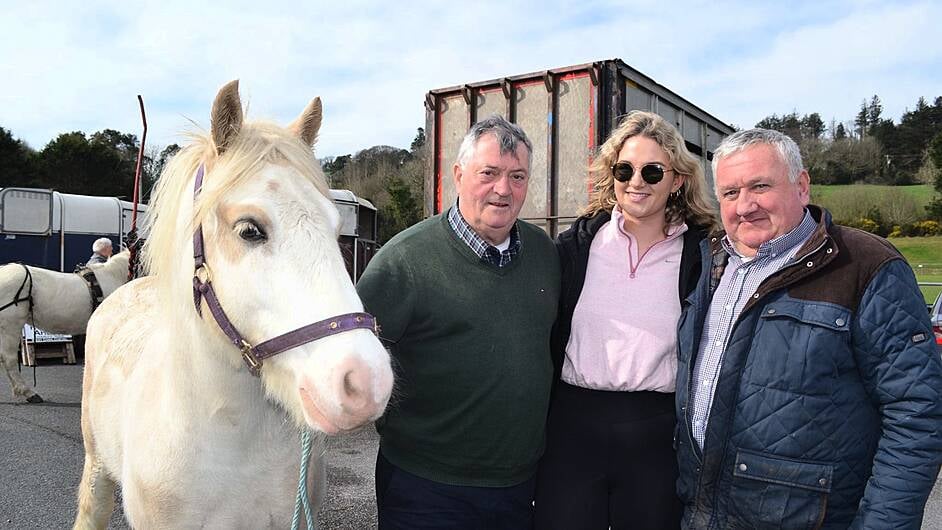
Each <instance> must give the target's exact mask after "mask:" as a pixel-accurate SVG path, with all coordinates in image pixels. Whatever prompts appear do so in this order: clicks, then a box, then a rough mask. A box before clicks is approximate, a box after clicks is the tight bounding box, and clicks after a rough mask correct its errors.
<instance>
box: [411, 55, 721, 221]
mask: <svg viewBox="0 0 942 530" xmlns="http://www.w3.org/2000/svg"><path fill="white" fill-rule="evenodd" d="M425 108H426V113H425V116H426V118H425V123H426V131H427V135H428V138H430V139H431V141H432V146H433V151H432V156H430V157H429V161H428V165H427V167H426V177H425V214H426V215H434V214H437V213H440V212H442V211H444V210H447V209H448V208H449V207H450V206H451V205H452V204H454V202H455V197H456V192H455V184H454V179H453V173H452V167H453V165H454V163H455V159H456V157H457V154H458V147H459V145H460V144H461V140H462V138H463V137H464V135H465V133H466V132H467V131H468V128H469V127H470V126H471V125H472V124H474V123H477V121H478V120H479V119H483V118H486V117H488V116H490V115H492V114H499V115H501V116H503V117H504V118H507V119H508V120H509V121H511V122H514V123H516V124H518V125H520V126H521V127H522V128H523V129H524V131H526V133H527V136H529V138H530V141H531V142H532V143H533V154H532V157H531V169H530V185H529V191H528V192H527V201H526V203H525V204H524V206H523V209H522V210H521V212H520V216H521V218H523V219H525V220H527V221H530V222H533V223H535V224H537V225H538V226H540V227H542V228H544V229H545V230H546V231H547V232H548V233H549V234H550V235H551V236H555V235H556V233H557V232H558V231H561V230H563V229H565V228H566V227H567V226H568V225H570V224H571V223H572V221H573V220H574V219H575V218H576V217H577V216H578V215H579V212H580V211H581V210H582V209H583V208H584V207H585V206H586V205H587V204H588V198H589V191H590V190H591V184H590V182H589V173H588V167H589V163H590V162H591V160H592V156H593V154H594V153H595V151H596V149H597V147H598V146H599V145H601V144H602V143H603V142H604V141H605V139H606V138H607V137H608V134H609V132H610V131H611V130H612V129H613V128H615V127H616V126H617V125H618V123H619V120H620V119H621V118H622V116H624V115H625V114H627V113H628V112H629V111H631V110H647V111H653V112H656V113H657V114H659V115H660V116H662V117H664V118H665V119H666V120H667V121H668V122H670V123H672V124H674V125H675V126H677V129H678V130H680V132H681V134H682V135H683V137H684V140H685V141H686V145H687V148H688V149H689V150H690V151H691V152H692V153H693V154H694V155H696V156H698V157H700V159H701V161H702V163H703V167H704V171H705V173H706V176H707V181H708V182H709V184H710V186H711V187H712V183H713V175H712V170H711V167H710V161H711V160H712V157H713V150H714V149H716V147H717V146H718V145H719V143H720V141H721V140H722V139H723V138H724V137H726V136H728V135H729V134H732V132H733V131H734V129H733V127H731V126H730V125H727V124H726V123H723V122H722V121H720V120H719V119H717V118H716V117H714V116H713V115H711V114H709V113H708V112H706V111H705V110H703V109H701V108H700V107H698V106H696V105H694V104H693V103H691V102H690V101H688V100H686V99H684V98H682V97H681V96H679V95H677V94H676V93H674V92H673V91H671V90H670V89H668V88H667V87H665V86H663V85H661V84H659V83H657V82H656V81H654V80H653V79H651V78H650V77H648V76H646V75H644V74H642V73H641V72H639V71H637V70H635V69H634V68H632V67H630V66H628V65H627V64H625V63H624V62H623V61H622V60H621V59H611V60H605V61H597V62H593V63H586V64H580V65H575V66H568V67H565V68H555V69H552V70H545V71H541V72H532V73H528V74H523V75H515V76H510V77H502V78H499V79H491V80H488V81H480V82H475V83H467V84H464V85H457V86H452V87H448V88H440V89H436V90H432V91H430V92H429V93H428V94H426V97H425Z"/></svg>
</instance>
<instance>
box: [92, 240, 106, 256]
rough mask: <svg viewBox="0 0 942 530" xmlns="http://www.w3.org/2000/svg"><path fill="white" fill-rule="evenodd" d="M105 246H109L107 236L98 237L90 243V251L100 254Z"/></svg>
mask: <svg viewBox="0 0 942 530" xmlns="http://www.w3.org/2000/svg"><path fill="white" fill-rule="evenodd" d="M106 248H111V240H110V239H108V238H107V237H99V238H98V239H96V240H95V242H94V243H92V252H94V253H95V254H101V251H102V250H105V249H106Z"/></svg>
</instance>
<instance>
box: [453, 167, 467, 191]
mask: <svg viewBox="0 0 942 530" xmlns="http://www.w3.org/2000/svg"><path fill="white" fill-rule="evenodd" d="M451 170H452V172H453V174H454V179H455V190H458V189H461V179H462V177H464V171H463V170H462V169H461V164H458V163H456V164H455V165H454V166H453V167H452V168H451Z"/></svg>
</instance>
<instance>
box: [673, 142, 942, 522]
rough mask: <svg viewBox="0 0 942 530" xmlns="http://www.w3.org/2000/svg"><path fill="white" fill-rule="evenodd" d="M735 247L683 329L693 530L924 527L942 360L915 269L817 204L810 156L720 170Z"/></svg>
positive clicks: (729, 241)
mask: <svg viewBox="0 0 942 530" xmlns="http://www.w3.org/2000/svg"><path fill="white" fill-rule="evenodd" d="M713 173H714V175H715V179H716V194H717V198H718V199H719V204H720V213H721V216H722V221H723V228H724V229H725V233H722V234H717V235H716V236H715V237H710V238H708V239H707V240H705V241H704V244H703V245H702V247H701V252H702V256H703V263H704V264H705V265H706V264H711V265H710V266H704V267H703V273H702V275H701V278H700V282H699V284H698V287H697V289H696V290H695V291H694V293H693V294H691V295H690V297H688V299H687V300H686V302H685V304H684V310H683V315H682V317H681V321H680V329H679V334H680V336H679V346H678V356H679V366H678V381H677V417H678V430H677V435H676V444H677V453H678V460H679V464H680V479H679V480H678V484H677V491H678V495H679V496H680V498H681V500H682V501H683V502H684V505H685V510H684V521H683V524H684V527H685V528H697V529H701V528H710V529H712V528H716V529H730V528H802V529H804V528H848V527H851V528H873V529H886V528H911V529H919V527H920V523H921V520H922V513H923V509H924V507H925V503H926V499H927V497H928V495H929V492H930V491H931V490H932V487H933V484H934V483H935V479H936V476H937V475H938V472H939V465H940V461H942V433H940V427H942V396H940V393H942V362H940V356H939V352H938V351H937V349H936V345H935V341H934V340H933V334H932V331H931V328H930V324H929V320H928V315H927V314H926V308H925V304H924V302H923V298H922V295H921V294H920V292H919V289H918V287H917V285H916V280H915V277H914V276H913V273H912V270H911V269H910V267H909V265H908V264H907V263H906V262H905V261H904V260H903V258H902V257H901V256H900V254H899V252H897V251H896V249H895V248H893V246H892V245H890V244H889V243H888V242H887V241H886V240H884V239H882V238H880V237H877V236H874V235H872V234H868V233H865V232H861V231H859V230H855V229H852V228H847V227H843V226H839V225H836V224H834V223H832V221H831V216H830V214H829V213H828V212H827V211H826V210H824V209H822V208H819V207H816V206H813V205H810V204H808V200H809V183H810V177H809V175H808V172H807V171H806V170H805V169H804V168H803V166H802V162H801V155H800V153H799V151H798V146H797V145H795V142H794V141H792V140H791V139H790V138H788V137H787V136H785V135H783V134H781V133H778V132H775V131H769V130H764V129H752V130H748V131H740V132H737V133H735V134H733V135H731V136H729V137H728V138H726V140H724V141H723V143H722V144H721V145H720V146H719V147H718V148H717V150H716V152H715V153H714V158H713Z"/></svg>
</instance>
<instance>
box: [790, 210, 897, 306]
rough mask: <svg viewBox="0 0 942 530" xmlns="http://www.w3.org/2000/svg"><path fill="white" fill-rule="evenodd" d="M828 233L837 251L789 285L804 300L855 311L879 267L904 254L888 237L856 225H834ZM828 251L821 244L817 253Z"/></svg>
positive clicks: (791, 293) (791, 294) (794, 295)
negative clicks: (803, 278) (821, 267)
mask: <svg viewBox="0 0 942 530" xmlns="http://www.w3.org/2000/svg"><path fill="white" fill-rule="evenodd" d="M828 235H829V236H830V237H831V239H832V242H831V245H834V247H836V249H837V255H836V256H835V257H834V258H833V259H832V260H831V261H830V262H829V263H827V265H825V266H824V268H823V270H820V271H818V273H817V274H814V275H812V276H810V277H808V278H806V279H805V280H803V281H799V282H796V283H795V284H794V285H792V286H791V287H789V289H788V294H789V295H790V296H791V297H793V298H798V299H801V300H814V301H818V302H830V303H834V304H838V305H841V306H844V307H846V308H848V309H850V310H851V311H854V312H856V311H857V307H858V306H859V305H860V299H861V297H862V296H863V291H864V289H866V287H867V285H868V284H869V283H870V280H871V279H872V278H873V276H874V275H875V274H876V273H877V271H879V270H880V267H882V266H883V265H884V264H885V263H887V262H888V261H890V260H894V259H902V256H901V255H900V253H899V251H897V250H896V248H895V247H893V245H891V244H890V242H889V241H887V240H885V239H883V238H882V237H879V236H875V235H873V234H870V233H868V232H864V231H863V230H858V229H856V228H850V227H846V226H840V225H832V226H831V229H830V230H828ZM831 245H826V247H830V246H831ZM826 251H827V249H826V248H822V249H821V250H819V251H818V253H823V252H826Z"/></svg>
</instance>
